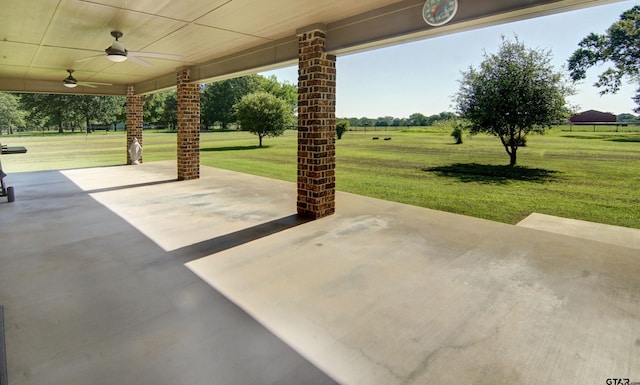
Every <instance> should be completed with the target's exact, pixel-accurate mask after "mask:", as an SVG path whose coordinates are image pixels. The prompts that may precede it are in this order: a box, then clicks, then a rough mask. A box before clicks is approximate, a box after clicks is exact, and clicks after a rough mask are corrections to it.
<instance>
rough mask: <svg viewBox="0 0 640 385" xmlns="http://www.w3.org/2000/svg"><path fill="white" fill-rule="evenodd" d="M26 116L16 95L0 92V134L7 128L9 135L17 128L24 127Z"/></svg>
mask: <svg viewBox="0 0 640 385" xmlns="http://www.w3.org/2000/svg"><path fill="white" fill-rule="evenodd" d="M25 115H26V114H25V112H24V111H23V110H22V109H21V108H20V99H19V98H18V97H17V96H16V95H14V94H9V93H6V92H0V134H2V129H3V128H5V127H6V129H7V133H9V134H12V133H13V129H14V128H15V127H24V125H25Z"/></svg>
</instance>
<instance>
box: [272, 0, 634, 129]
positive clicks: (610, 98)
mask: <svg viewBox="0 0 640 385" xmlns="http://www.w3.org/2000/svg"><path fill="white" fill-rule="evenodd" d="M638 4H640V2H638V1H623V2H619V3H614V4H610V5H604V6H598V7H592V8H588V9H584V10H579V11H573V12H566V13H562V14H558V15H552V16H546V17H541V18H536V19H530V20H525V21H520V22H516V23H509V24H503V25H499V26H495V27H488V28H483V29H479V30H474V31H470V32H462V33H458V34H455V35H450V36H443V37H438V38H434V39H427V40H422V41H419V42H413V43H406V44H402V45H397V46H393V47H388V48H381V49H376V50H373V51H368V52H363V53H357V54H352V55H346V56H339V57H338V59H337V63H336V66H337V95H336V98H337V106H336V115H337V116H338V117H364V116H366V117H369V118H377V117H380V116H394V117H398V118H402V117H408V116H409V115H411V114H412V113H414V112H420V113H422V114H425V115H433V114H436V113H439V112H442V111H454V110H455V108H454V107H453V102H452V95H453V94H455V93H456V92H457V90H458V80H459V79H460V73H461V71H465V70H467V69H468V68H469V66H470V65H473V66H475V67H477V66H478V64H479V63H480V62H482V60H483V53H484V52H485V51H486V52H487V53H495V52H497V50H498V46H499V45H500V41H501V40H500V37H501V36H502V35H504V36H507V37H509V38H513V36H514V34H515V35H517V36H518V38H519V39H520V41H521V42H523V43H524V44H525V45H526V46H527V47H530V48H543V49H550V50H551V52H552V54H553V62H554V66H555V67H556V68H557V69H558V70H563V71H564V72H567V71H566V63H567V59H568V58H569V57H570V56H571V54H572V53H573V52H574V51H575V50H576V49H577V48H578V43H579V42H580V40H582V39H583V38H584V37H585V36H587V35H588V34H589V33H591V32H595V33H604V32H605V31H606V30H607V28H608V27H609V26H610V25H611V24H612V23H614V22H615V21H617V20H618V18H619V16H620V14H621V13H622V12H624V11H625V10H627V9H630V8H632V7H633V6H635V5H638ZM603 68H604V67H600V68H598V67H594V68H592V69H591V70H589V72H588V75H589V77H588V78H587V80H586V81H584V82H582V83H581V84H578V86H577V94H576V95H575V96H572V97H570V99H569V102H570V103H571V104H572V105H577V106H578V107H579V108H578V110H580V111H583V110H588V109H595V110H601V111H607V112H612V113H615V114H620V113H624V112H629V113H633V108H634V107H635V103H634V102H633V101H632V100H631V97H632V96H633V95H634V94H635V90H636V88H637V86H636V85H634V84H624V85H623V87H622V89H621V90H620V92H619V93H618V94H617V95H607V96H600V95H599V93H598V89H597V88H595V87H594V86H593V83H594V82H595V81H596V78H597V75H598V74H599V73H600V72H601V71H602V70H603ZM262 74H263V75H271V74H273V75H276V76H277V77H278V79H279V80H281V81H282V80H286V81H289V82H290V83H293V84H297V76H298V75H297V66H293V67H288V68H283V69H279V70H274V71H269V72H264V73H262Z"/></svg>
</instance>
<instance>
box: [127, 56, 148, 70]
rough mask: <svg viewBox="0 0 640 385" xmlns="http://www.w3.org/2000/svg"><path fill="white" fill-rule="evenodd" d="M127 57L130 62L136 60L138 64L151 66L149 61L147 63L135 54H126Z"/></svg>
mask: <svg viewBox="0 0 640 385" xmlns="http://www.w3.org/2000/svg"><path fill="white" fill-rule="evenodd" d="M128 58H129V60H131V61H132V62H136V63H138V64H140V65H143V66H145V67H151V64H150V63H148V62H146V61H144V60H142V59H140V58H139V57H137V56H132V55H129V56H128Z"/></svg>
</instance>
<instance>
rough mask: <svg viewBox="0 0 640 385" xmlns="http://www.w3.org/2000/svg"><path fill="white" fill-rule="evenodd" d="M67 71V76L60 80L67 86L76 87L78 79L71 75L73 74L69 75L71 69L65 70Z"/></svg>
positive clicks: (71, 71)
mask: <svg viewBox="0 0 640 385" xmlns="http://www.w3.org/2000/svg"><path fill="white" fill-rule="evenodd" d="M67 72H68V73H69V77H67V78H66V79H64V80H63V81H62V84H63V85H64V86H65V87H67V88H75V87H77V86H78V81H77V80H76V78H74V77H73V75H71V74H72V73H73V70H67Z"/></svg>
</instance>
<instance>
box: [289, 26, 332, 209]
mask: <svg viewBox="0 0 640 385" xmlns="http://www.w3.org/2000/svg"><path fill="white" fill-rule="evenodd" d="M298 47H299V52H298V56H299V63H298V202H297V209H298V214H299V215H300V216H302V217H305V218H311V219H317V218H322V217H324V216H327V215H331V214H333V213H334V212H335V186H336V183H335V180H336V177H335V163H336V157H335V154H336V151H335V143H334V141H335V135H336V117H335V109H336V57H335V56H334V55H328V54H327V53H326V52H325V33H324V31H323V30H321V29H315V30H311V31H309V32H305V33H302V34H300V35H298Z"/></svg>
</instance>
